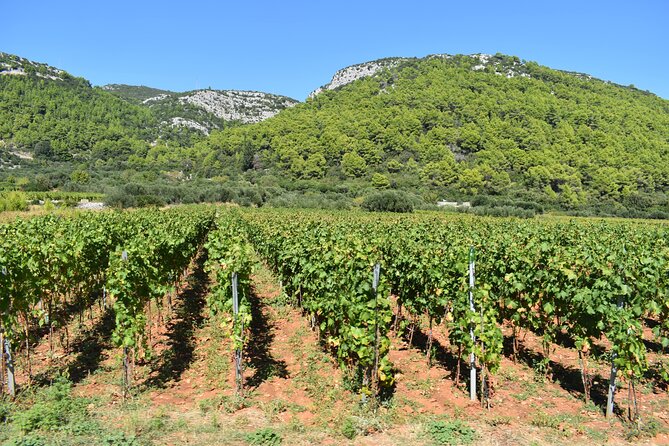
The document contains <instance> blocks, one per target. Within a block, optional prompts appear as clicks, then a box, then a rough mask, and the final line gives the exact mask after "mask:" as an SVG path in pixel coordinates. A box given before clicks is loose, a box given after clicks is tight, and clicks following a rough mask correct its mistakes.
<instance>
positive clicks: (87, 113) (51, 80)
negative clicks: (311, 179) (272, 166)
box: [0, 52, 298, 166]
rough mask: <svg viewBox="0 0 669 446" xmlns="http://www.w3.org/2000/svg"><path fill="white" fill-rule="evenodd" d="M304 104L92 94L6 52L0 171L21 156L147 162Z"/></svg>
mask: <svg viewBox="0 0 669 446" xmlns="http://www.w3.org/2000/svg"><path fill="white" fill-rule="evenodd" d="M297 102H298V101H296V100H294V99H291V98H287V97H284V96H279V95H273V94H270V93H262V92H248V91H236V90H227V91H218V90H210V89H209V90H196V91H192V92H186V93H175V92H171V91H166V90H160V89H156V88H151V87H144V86H141V87H136V86H130V85H120V84H111V85H106V86H104V87H92V86H91V84H90V82H88V81H87V80H86V79H84V78H79V77H74V76H72V75H70V74H69V73H67V72H65V71H63V70H60V69H58V68H54V67H51V66H49V65H46V64H43V63H38V62H34V61H31V60H28V59H25V58H22V57H19V56H15V55H12V54H7V53H2V52H0V149H3V148H4V149H5V150H4V151H1V153H0V155H2V157H0V166H1V165H3V164H4V165H6V164H7V159H6V158H7V153H15V152H17V151H18V152H20V153H23V154H25V156H30V157H33V158H38V159H43V160H46V161H76V162H83V161H91V160H92V161H97V160H101V161H103V162H106V161H110V160H111V161H112V163H114V162H116V161H124V160H127V159H128V158H129V157H130V156H131V155H135V156H139V157H142V156H144V155H145V154H146V153H147V150H148V148H149V144H151V143H153V144H154V145H155V143H158V142H163V143H166V144H171V145H177V146H181V147H186V146H190V145H192V144H193V143H195V142H196V141H198V140H200V139H202V138H204V137H205V136H206V135H207V134H208V133H209V131H210V130H212V129H219V130H220V129H223V128H225V127H228V126H234V125H239V124H244V123H249V122H259V121H261V120H263V119H266V118H268V117H271V116H273V115H275V114H276V113H278V112H279V111H280V110H283V109H284V108H287V107H291V106H293V105H295V104H296V103H297ZM7 147H9V148H10V149H11V150H10V151H9V152H8V151H7V150H6V149H7Z"/></svg>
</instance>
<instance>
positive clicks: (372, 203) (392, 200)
mask: <svg viewBox="0 0 669 446" xmlns="http://www.w3.org/2000/svg"><path fill="white" fill-rule="evenodd" d="M362 208H363V209H365V210H367V211H371V212H413V209H414V203H413V200H412V199H411V198H410V197H409V195H407V194H406V193H404V192H400V191H392V190H389V191H383V192H378V193H375V194H371V195H368V196H367V197H365V199H364V201H363V202H362Z"/></svg>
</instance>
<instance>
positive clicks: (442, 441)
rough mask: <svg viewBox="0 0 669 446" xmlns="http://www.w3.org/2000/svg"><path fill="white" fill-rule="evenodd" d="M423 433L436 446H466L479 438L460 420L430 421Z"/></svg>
mask: <svg viewBox="0 0 669 446" xmlns="http://www.w3.org/2000/svg"><path fill="white" fill-rule="evenodd" d="M425 431H426V433H427V435H428V436H429V438H430V439H431V440H432V441H433V442H434V444H436V445H447V446H450V445H466V444H472V443H474V442H475V441H476V440H478V438H479V434H478V433H477V432H476V431H475V430H474V429H472V428H471V427H470V426H469V425H468V424H467V423H465V422H464V421H461V420H448V421H441V420H437V421H430V422H428V423H427V424H426V425H425Z"/></svg>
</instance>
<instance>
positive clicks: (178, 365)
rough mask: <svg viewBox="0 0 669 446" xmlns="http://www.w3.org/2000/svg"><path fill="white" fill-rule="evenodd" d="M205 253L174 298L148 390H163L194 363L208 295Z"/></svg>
mask: <svg viewBox="0 0 669 446" xmlns="http://www.w3.org/2000/svg"><path fill="white" fill-rule="evenodd" d="M206 260H207V254H206V251H202V252H201V253H200V254H199V255H198V257H197V258H196V259H195V262H194V265H193V271H192V273H191V274H190V275H189V276H188V279H187V281H188V282H187V285H186V287H185V288H184V289H183V290H182V291H181V292H180V293H178V294H177V295H176V296H175V299H174V301H173V315H172V318H171V319H170V321H169V322H168V324H167V332H166V334H165V336H166V337H167V341H166V347H165V349H164V350H163V351H162V353H161V354H160V355H159V356H158V357H157V358H155V359H154V361H153V365H152V369H153V371H154V373H153V376H152V377H151V378H149V379H148V380H147V381H146V383H145V384H146V385H147V386H156V387H165V386H166V384H167V383H168V382H170V381H176V380H178V379H179V378H180V377H181V375H182V374H183V372H184V371H186V369H188V367H189V366H190V364H191V363H192V362H193V360H194V359H195V354H194V351H195V330H197V329H198V328H200V327H201V326H202V324H203V322H204V315H203V314H202V313H203V312H202V310H203V308H204V305H205V301H206V296H207V293H208V292H209V276H208V275H207V273H206V271H205V270H204V264H205V262H206Z"/></svg>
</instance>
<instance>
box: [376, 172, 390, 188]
mask: <svg viewBox="0 0 669 446" xmlns="http://www.w3.org/2000/svg"><path fill="white" fill-rule="evenodd" d="M372 186H374V187H375V188H376V189H388V188H389V187H390V180H389V179H388V177H387V176H385V175H382V174H380V173H378V172H377V173H374V174H373V175H372Z"/></svg>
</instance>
